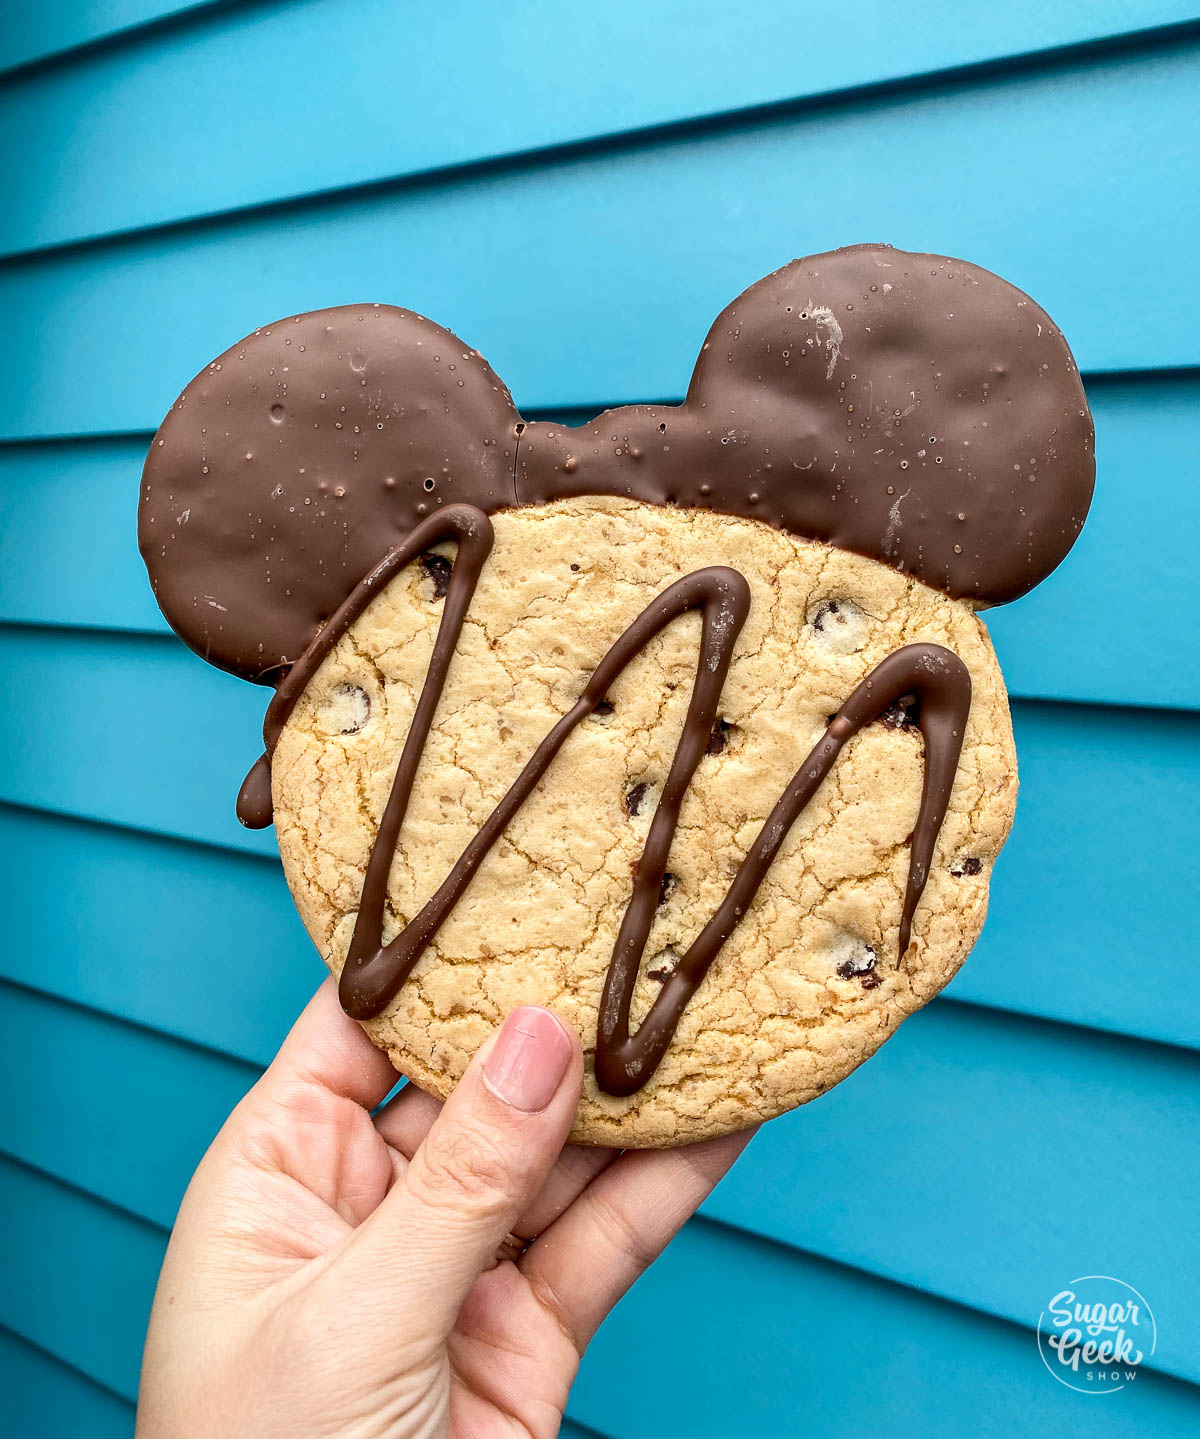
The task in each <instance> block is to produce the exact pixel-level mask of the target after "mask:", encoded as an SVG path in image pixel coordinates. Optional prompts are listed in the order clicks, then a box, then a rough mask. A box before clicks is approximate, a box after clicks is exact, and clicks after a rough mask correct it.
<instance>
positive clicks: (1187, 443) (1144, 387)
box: [0, 374, 1200, 708]
mask: <svg viewBox="0 0 1200 1439" xmlns="http://www.w3.org/2000/svg"><path fill="white" fill-rule="evenodd" d="M1088 389H1089V396H1090V399H1091V403H1092V406H1093V409H1094V412H1095V416H1096V432H1097V444H1098V450H1099V455H1100V466H1099V476H1098V480H1097V489H1096V498H1095V502H1094V504H1093V507H1092V512H1091V515H1090V517H1089V519H1088V523H1087V526H1086V527H1085V529H1084V532H1083V535H1082V536H1081V538H1080V540H1079V542H1078V543H1077V545H1076V547H1075V549H1074V550H1073V551H1072V553H1071V555H1070V556H1069V558H1068V559H1067V561H1066V563H1065V564H1064V565H1063V566H1062V568H1061V569H1060V570H1058V571H1057V572H1056V573H1055V574H1054V575H1052V576H1051V577H1050V579H1049V580H1047V581H1045V582H1044V583H1043V584H1042V585H1041V586H1039V588H1038V589H1037V590H1035V591H1034V592H1033V593H1032V594H1031V595H1029V596H1028V597H1026V598H1025V599H1024V600H1021V601H1020V602H1019V603H1017V604H1015V605H1004V606H1001V607H1000V608H998V609H995V610H991V611H989V612H988V613H987V614H986V615H985V618H986V620H987V623H988V627H989V629H990V630H991V632H992V635H993V638H994V639H995V642H996V646H997V650H998V652H999V655H1000V660H1001V664H1002V666H1003V669H1004V673H1005V677H1006V679H1007V681H1008V685H1009V689H1010V691H1011V692H1012V693H1013V694H1014V695H1020V696H1025V697H1029V698H1038V699H1066V700H1092V701H1099V702H1101V703H1118V704H1134V705H1162V706H1170V707H1176V708H1186V707H1190V708H1200V671H1198V669H1197V667H1196V666H1195V665H1190V664H1187V663H1186V662H1184V659H1183V657H1182V656H1181V654H1180V649H1179V641H1178V635H1177V632H1176V629H1175V627H1174V626H1173V625H1172V624H1171V623H1169V622H1167V620H1168V619H1169V617H1170V616H1172V615H1175V614H1181V613H1184V612H1186V611H1187V610H1188V608H1189V607H1190V605H1191V603H1192V589H1193V582H1194V577H1193V570H1194V562H1193V550H1194V542H1193V536H1194V535H1196V534H1197V533H1200V453H1198V452H1197V448H1196V446H1195V445H1194V444H1193V443H1192V437H1193V436H1194V434H1195V433H1196V431H1197V429H1200V374H1196V375H1181V376H1162V375H1148V376H1147V375H1143V376H1132V375H1131V376H1123V377H1111V378H1103V377H1093V378H1091V379H1090V380H1089V382H1088ZM601 408H602V406H600V405H597V406H595V407H594V410H593V411H592V412H593V413H594V412H595V410H599V409H601ZM570 418H572V419H574V418H577V417H576V416H574V415H572V416H571V417H570ZM148 444H149V436H148V435H144V434H142V435H136V436H129V437H125V438H116V439H95V440H86V441H75V442H69V441H68V442H59V443H42V444H17V445H8V446H0V504H3V506H4V509H5V514H6V522H5V525H4V527H3V529H2V530H0V620H6V621H11V622H16V623H26V624H46V625H66V626H77V627H93V626H94V627H97V628H101V629H125V630H137V631H147V632H153V633H159V634H162V633H166V632H167V626H166V621H165V620H164V619H163V618H162V616H161V615H160V614H159V612H158V609H157V608H156V606H155V604H154V599H153V596H152V595H151V593H150V587H149V584H148V583H147V580H146V574H145V570H144V568H143V566H142V562H141V559H140V558H139V556H138V553H137V547H136V543H135V536H134V514H133V510H134V506H135V505H136V499H137V490H138V476H139V474H140V471H141V464H142V461H143V459H144V457H145V452H146V448H147V446H148ZM1151 475H1152V476H1153V477H1154V482H1153V483H1148V478H1147V477H1148V476H1151Z"/></svg>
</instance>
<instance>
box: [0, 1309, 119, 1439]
mask: <svg viewBox="0 0 1200 1439" xmlns="http://www.w3.org/2000/svg"><path fill="white" fill-rule="evenodd" d="M133 1418H134V1414H133V1405H132V1404H131V1403H130V1402H129V1400H128V1399H122V1398H119V1397H118V1396H117V1395H116V1394H113V1393H111V1392H110V1391H109V1390H107V1389H103V1388H101V1387H100V1385H99V1384H97V1383H95V1382H94V1381H93V1380H91V1379H88V1378H86V1377H85V1376H84V1375H82V1374H80V1373H79V1371H78V1370H77V1369H72V1368H70V1367H69V1366H68V1365H66V1364H64V1363H62V1361H61V1360H58V1359H55V1358H54V1357H53V1356H52V1355H50V1354H47V1353H46V1352H45V1350H43V1349H38V1348H36V1347H35V1346H34V1345H32V1344H30V1343H29V1342H28V1341H27V1340H25V1339H22V1338H20V1336H19V1335H16V1334H13V1333H12V1332H11V1331H10V1330H7V1329H0V1434H7V1435H9V1436H10V1439H63V1436H65V1435H75V1434H77V1435H81V1436H86V1439H133Z"/></svg>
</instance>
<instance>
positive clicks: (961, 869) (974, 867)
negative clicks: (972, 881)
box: [950, 855, 983, 879]
mask: <svg viewBox="0 0 1200 1439" xmlns="http://www.w3.org/2000/svg"><path fill="white" fill-rule="evenodd" d="M950 873H951V874H952V875H953V876H954V878H955V879H962V877H963V875H967V874H982V873H983V860H981V859H976V858H975V856H974V855H971V856H969V857H968V858H966V859H956V860H955V861H954V863H953V864H952V865H951V866H950Z"/></svg>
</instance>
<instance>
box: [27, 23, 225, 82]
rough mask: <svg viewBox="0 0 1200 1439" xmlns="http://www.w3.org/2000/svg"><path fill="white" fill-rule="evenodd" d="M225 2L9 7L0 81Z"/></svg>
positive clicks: (129, 38) (74, 56)
mask: <svg viewBox="0 0 1200 1439" xmlns="http://www.w3.org/2000/svg"><path fill="white" fill-rule="evenodd" d="M227 3H228V0H86V3H84V4H80V3H76V4H73V5H67V4H61V3H58V4H39V3H32V4H14V5H11V6H9V7H8V9H7V12H6V14H5V16H4V25H3V27H0V79H2V78H3V72H4V71H6V70H14V69H16V68H17V67H24V66H27V65H32V64H34V63H36V62H39V61H42V62H44V61H47V60H49V59H51V58H52V57H56V56H57V57H61V56H63V55H64V54H68V53H71V52H75V51H78V50H79V48H80V47H82V46H86V45H94V44H95V43H96V41H98V40H108V39H112V38H114V37H115V36H118V35H119V36H121V38H122V39H123V40H125V41H126V42H128V41H130V40H132V39H134V38H136V37H135V32H136V31H138V30H139V29H141V28H142V27H144V26H146V25H152V24H154V23H155V22H156V21H161V20H166V19H170V18H173V17H175V16H179V15H181V14H184V13H188V12H194V11H198V10H206V9H209V8H211V7H213V6H216V5H224V4H227ZM72 58H73V59H78V58H79V57H78V56H77V55H73V56H72ZM127 63H128V62H127ZM0 94H2V92H0Z"/></svg>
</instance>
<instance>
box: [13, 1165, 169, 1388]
mask: <svg viewBox="0 0 1200 1439" xmlns="http://www.w3.org/2000/svg"><path fill="white" fill-rule="evenodd" d="M0 1211H2V1212H3V1213H5V1214H8V1215H19V1216H20V1223H10V1224H6V1225H4V1227H3V1229H0V1325H3V1326H4V1327H5V1328H7V1329H11V1330H14V1331H15V1332H16V1333H17V1334H20V1335H22V1336H24V1338H26V1339H28V1340H29V1342H30V1343H31V1344H36V1345H37V1346H38V1348H39V1349H45V1350H47V1351H48V1352H49V1353H51V1354H54V1355H57V1356H58V1357H59V1358H60V1359H62V1360H63V1362H64V1363H66V1364H70V1365H71V1366H72V1367H73V1368H75V1369H78V1370H79V1371H80V1372H81V1373H83V1374H86V1375H87V1376H88V1377H89V1378H91V1379H94V1380H95V1381H96V1382H97V1383H98V1384H103V1385H104V1386H105V1388H107V1389H111V1390H114V1391H115V1392H116V1393H117V1394H120V1395H123V1396H124V1397H125V1398H126V1399H129V1400H132V1399H134V1398H135V1397H136V1395H137V1376H138V1370H139V1368H140V1365H141V1357H142V1355H141V1350H142V1339H143V1337H144V1335H145V1332H146V1320H147V1318H148V1317H149V1314H150V1301H151V1299H152V1298H153V1297H154V1285H155V1282H156V1280H157V1279H158V1270H159V1266H160V1265H161V1264H162V1256H163V1249H164V1247H165V1245H166V1236H165V1235H164V1234H163V1232H162V1230H161V1229H158V1228H157V1227H155V1226H153V1225H150V1224H146V1223H144V1222H143V1221H141V1220H138V1219H135V1218H134V1217H133V1216H132V1215H130V1214H127V1213H125V1212H124V1211H122V1210H119V1209H113V1208H112V1207H110V1206H109V1205H107V1204H103V1203H100V1202H99V1201H98V1200H96V1199H95V1198H93V1197H92V1196H91V1195H88V1194H84V1193H83V1192H82V1191H80V1190H77V1189H72V1188H70V1187H68V1186H66V1185H63V1184H59V1183H56V1182H55V1181H53V1180H51V1179H49V1178H48V1177H47V1176H45V1175H43V1174H39V1173H38V1172H37V1171H36V1170H32V1169H28V1168H26V1167H25V1166H24V1165H22V1164H17V1163H15V1162H13V1161H12V1160H10V1159H6V1158H4V1157H2V1156H0Z"/></svg>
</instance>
